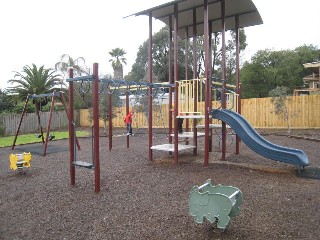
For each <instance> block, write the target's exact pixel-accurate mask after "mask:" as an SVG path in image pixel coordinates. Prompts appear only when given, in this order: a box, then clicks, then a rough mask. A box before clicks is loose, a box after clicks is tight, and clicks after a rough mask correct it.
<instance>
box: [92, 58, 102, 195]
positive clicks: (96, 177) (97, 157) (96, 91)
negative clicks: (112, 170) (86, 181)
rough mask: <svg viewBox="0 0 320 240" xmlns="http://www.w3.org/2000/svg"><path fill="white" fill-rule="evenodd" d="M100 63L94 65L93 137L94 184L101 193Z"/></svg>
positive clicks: (96, 190)
mask: <svg viewBox="0 0 320 240" xmlns="http://www.w3.org/2000/svg"><path fill="white" fill-rule="evenodd" d="M98 67H99V65H98V63H94V64H93V75H94V79H93V127H94V129H93V135H94V142H93V144H94V180H95V181H94V183H95V185H94V186H95V192H96V193H98V192H100V155H99V75H98V74H99V71H98Z"/></svg>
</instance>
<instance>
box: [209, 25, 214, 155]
mask: <svg viewBox="0 0 320 240" xmlns="http://www.w3.org/2000/svg"><path fill="white" fill-rule="evenodd" d="M211 39H212V22H210V23H209V39H208V41H209V56H208V57H209V65H208V67H209V69H208V75H209V76H208V80H209V92H208V93H209V96H208V99H209V110H211V109H212V74H213V73H212V41H211ZM211 123H212V118H210V119H209V124H211ZM209 133H210V134H209V152H212V128H209Z"/></svg>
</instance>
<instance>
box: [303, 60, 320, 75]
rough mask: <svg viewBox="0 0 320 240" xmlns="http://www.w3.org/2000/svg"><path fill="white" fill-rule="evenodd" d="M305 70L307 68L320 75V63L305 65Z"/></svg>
mask: <svg viewBox="0 0 320 240" xmlns="http://www.w3.org/2000/svg"><path fill="white" fill-rule="evenodd" d="M303 66H304V68H307V69H308V70H310V71H311V72H312V73H315V74H319V69H320V62H312V63H305V64H303Z"/></svg>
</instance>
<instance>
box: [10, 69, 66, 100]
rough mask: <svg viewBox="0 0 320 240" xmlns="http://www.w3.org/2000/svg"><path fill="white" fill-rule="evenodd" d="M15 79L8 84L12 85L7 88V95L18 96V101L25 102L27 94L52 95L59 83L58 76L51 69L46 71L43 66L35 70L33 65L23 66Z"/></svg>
mask: <svg viewBox="0 0 320 240" xmlns="http://www.w3.org/2000/svg"><path fill="white" fill-rule="evenodd" d="M14 77H15V78H16V77H17V78H18V79H11V80H9V81H8V82H9V83H11V84H14V86H13V87H8V89H7V90H8V93H11V94H18V97H19V99H20V100H25V99H26V98H27V96H28V94H43V93H52V92H53V91H54V90H59V89H57V88H56V86H57V84H58V83H59V77H60V75H58V74H56V72H55V71H54V70H52V69H50V68H49V69H46V68H44V66H41V67H40V68H37V66H36V65H35V64H32V67H31V66H28V65H26V66H24V67H23V69H22V72H21V73H20V72H16V74H15V76H14Z"/></svg>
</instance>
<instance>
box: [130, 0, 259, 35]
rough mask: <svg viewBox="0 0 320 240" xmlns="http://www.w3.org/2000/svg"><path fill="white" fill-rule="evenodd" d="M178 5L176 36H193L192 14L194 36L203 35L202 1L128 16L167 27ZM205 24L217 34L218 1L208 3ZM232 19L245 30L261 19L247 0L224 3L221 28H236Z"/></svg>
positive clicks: (186, 1)
mask: <svg viewBox="0 0 320 240" xmlns="http://www.w3.org/2000/svg"><path fill="white" fill-rule="evenodd" d="M175 4H177V6H178V29H179V32H178V34H179V36H180V37H182V38H183V37H185V36H186V31H187V33H188V37H191V36H193V16H194V11H196V21H195V23H196V29H197V35H200V36H202V35H203V33H204V24H203V23H204V21H203V19H204V14H203V13H204V1H203V0H175V1H171V2H168V3H165V4H162V5H159V6H157V7H153V8H149V9H147V10H143V11H141V12H137V13H135V14H132V15H130V16H141V15H147V16H149V14H150V13H152V17H153V18H155V19H158V20H160V21H162V22H164V23H165V24H166V25H169V18H170V17H171V16H173V14H174V5H175ZM208 15H209V22H211V23H212V28H211V30H212V32H221V0H208ZM236 16H238V18H239V27H240V28H244V27H249V26H254V25H259V24H262V23H263V21H262V19H261V16H260V14H259V12H258V10H257V8H256V6H255V5H254V3H253V2H252V1H251V0H225V26H226V30H231V29H235V28H236V20H235V19H236Z"/></svg>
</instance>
